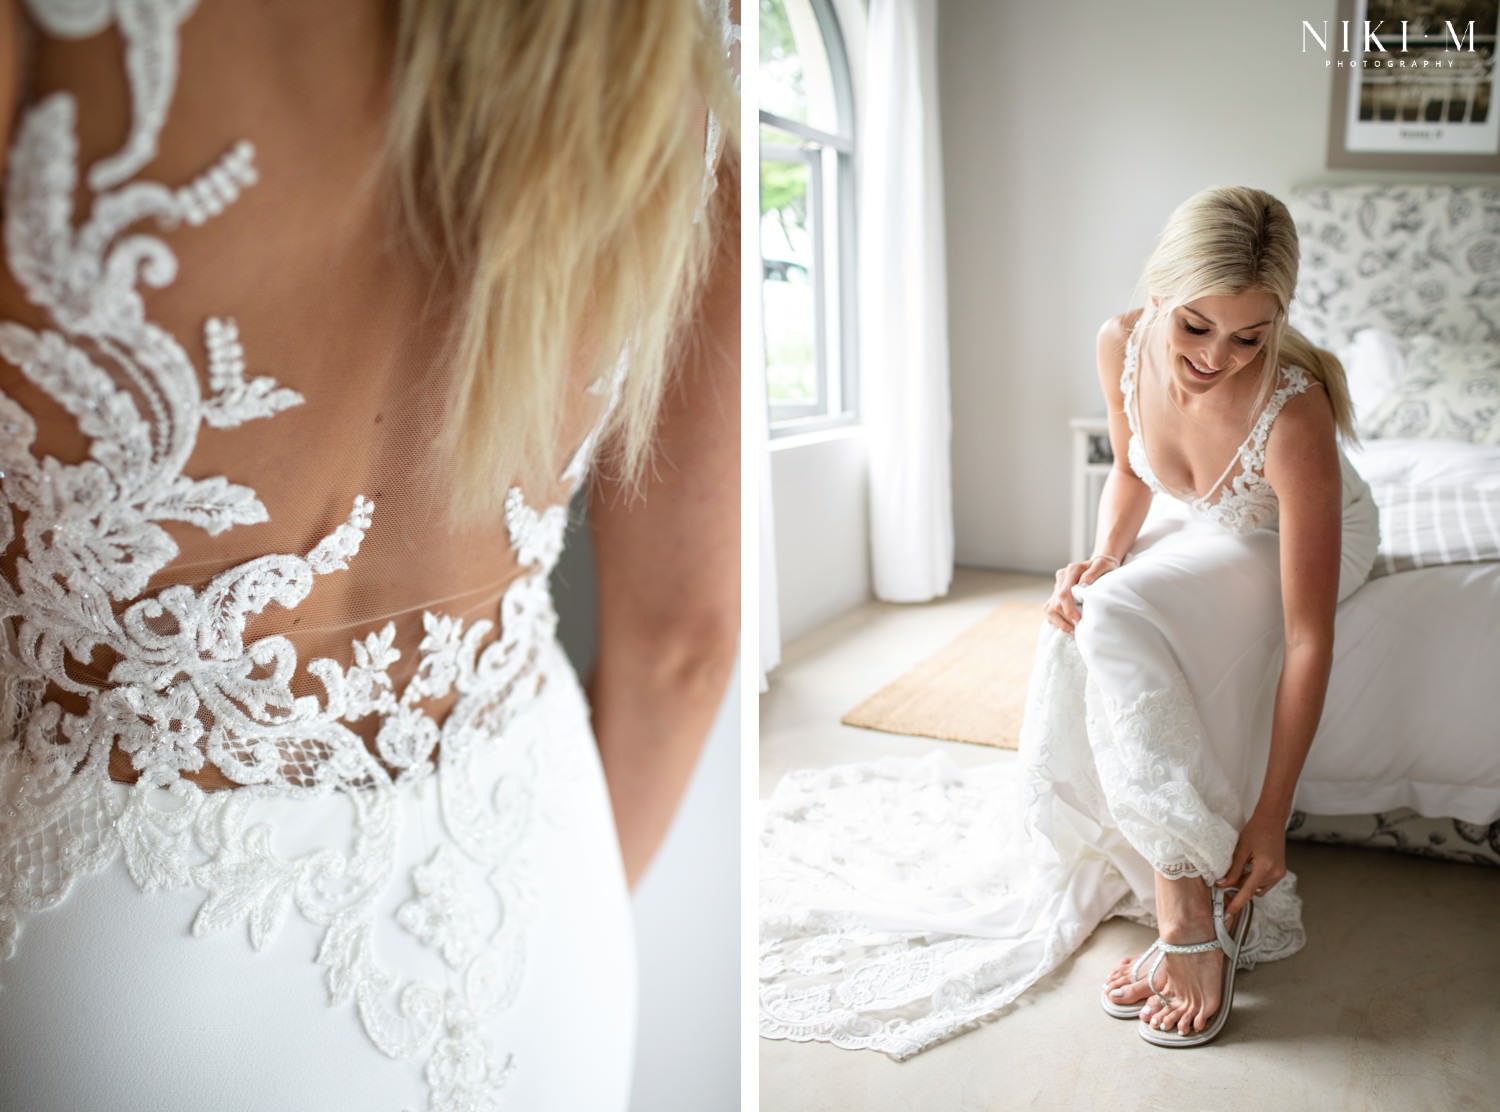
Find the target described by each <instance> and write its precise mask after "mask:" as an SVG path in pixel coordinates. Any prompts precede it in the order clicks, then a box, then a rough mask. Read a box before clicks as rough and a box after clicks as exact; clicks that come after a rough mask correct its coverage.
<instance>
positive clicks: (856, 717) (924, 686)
mask: <svg viewBox="0 0 1500 1112" xmlns="http://www.w3.org/2000/svg"><path fill="white" fill-rule="evenodd" d="M1041 623H1042V605H1041V603H1036V602H1003V603H1001V604H1000V605H999V606H998V607H996V609H995V610H994V611H993V612H992V613H990V614H989V615H988V616H986V617H985V618H984V619H983V620H981V621H980V622H978V623H977V624H976V625H974V626H971V627H970V628H969V629H967V630H965V631H964V632H963V633H962V634H960V635H959V637H958V639H957V640H955V641H953V642H951V643H950V644H949V645H947V646H946V647H945V648H943V649H942V650H941V651H939V652H938V653H937V654H936V655H934V656H932V657H929V658H928V659H927V660H924V661H923V662H922V663H921V664H918V665H917V666H916V667H915V668H913V669H912V670H911V671H910V672H907V673H906V674H905V675H904V676H902V677H901V678H900V679H898V680H896V681H895V682H894V683H891V684H888V685H886V686H885V687H882V688H881V689H880V690H879V691H877V692H875V694H873V695H871V696H870V697H869V698H868V699H866V700H865V701H864V702H862V703H860V704H859V706H857V707H855V708H854V709H853V710H851V711H850V712H849V713H848V714H846V715H844V717H843V719H842V721H843V722H844V724H845V725H848V726H864V727H867V728H868V729H871V730H883V731H885V732H886V733H888V734H915V735H917V736H918V737H935V738H941V739H943V740H944V741H969V742H973V743H974V744H976V745H998V746H1000V747H1002V748H1004V749H1014V748H1015V747H1016V743H1017V740H1018V739H1019V738H1020V735H1021V714H1022V712H1023V711H1024V710H1025V708H1026V684H1027V682H1028V681H1029V680H1030V679H1031V665H1032V660H1033V658H1034V656H1035V655H1036V637H1037V632H1038V631H1039V630H1040V629H1041Z"/></svg>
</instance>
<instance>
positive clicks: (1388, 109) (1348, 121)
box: [1302, 0, 1500, 173]
mask: <svg viewBox="0 0 1500 1112" xmlns="http://www.w3.org/2000/svg"><path fill="white" fill-rule="evenodd" d="M1497 24H1500V0H1339V4H1338V18H1337V19H1336V20H1334V21H1331V22H1324V23H1322V24H1321V34H1320V33H1319V31H1320V26H1319V25H1318V24H1316V23H1305V24H1304V25H1303V31H1302V34H1303V44H1304V50H1305V49H1306V48H1307V46H1308V45H1309V44H1311V45H1312V46H1313V47H1314V49H1318V48H1321V49H1322V51H1323V53H1324V55H1325V64H1326V66H1327V68H1328V69H1329V70H1330V72H1331V73H1332V74H1333V97H1332V110H1331V114H1330V119H1329V125H1328V165H1329V166H1330V167H1331V168H1334V169H1341V170H1346V169H1358V170H1420V171H1429V172H1436V173H1451V172H1454V171H1458V172H1463V171H1477V172H1482V173H1484V172H1487V173H1497V172H1500V85H1497V75H1496V65H1495V47H1496V39H1495V35H1496V28H1497Z"/></svg>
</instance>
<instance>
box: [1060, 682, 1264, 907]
mask: <svg viewBox="0 0 1500 1112" xmlns="http://www.w3.org/2000/svg"><path fill="white" fill-rule="evenodd" d="M1087 705H1088V733H1089V741H1090V744H1091V748H1092V750H1093V754H1094V759H1095V761H1096V763H1097V767H1098V776H1099V782H1100V784H1101V785H1103V788H1104V795H1105V797H1106V799H1107V800H1108V802H1109V813H1110V814H1111V815H1112V816H1113V817H1114V820H1115V822H1116V823H1118V824H1119V827H1120V830H1121V831H1122V832H1123V833H1124V834H1125V836H1126V837H1127V838H1128V839H1129V840H1130V844H1131V845H1133V846H1134V847H1135V848H1136V850H1137V851H1138V852H1139V853H1140V854H1141V856H1143V857H1145V858H1146V860H1147V861H1149V862H1150V863H1151V867H1152V869H1154V870H1155V871H1156V872H1158V873H1161V874H1162V875H1163V876H1170V877H1183V876H1201V877H1206V878H1209V879H1212V880H1217V879H1218V878H1219V877H1221V876H1223V875H1224V873H1225V871H1226V870H1227V869H1228V868H1229V862H1230V860H1231V858H1233V856H1234V847H1235V844H1236V842H1238V840H1239V835H1238V832H1237V831H1236V830H1235V828H1234V827H1233V826H1231V825H1230V824H1229V823H1228V822H1226V821H1225V820H1224V819H1222V818H1220V817H1219V815H1218V814H1217V813H1215V809H1214V808H1212V807H1210V806H1209V803H1208V802H1207V801H1205V800H1204V798H1203V796H1202V795H1201V794H1200V793H1199V791H1198V789H1197V787H1195V786H1194V785H1195V784H1197V783H1201V782H1202V781H1203V779H1204V778H1203V776H1202V775H1201V764H1202V760H1203V757H1202V754H1203V749H1204V729H1203V724H1202V722H1200V721H1199V719H1198V712H1197V709H1196V708H1195V707H1194V705H1193V700H1192V696H1191V694H1190V693H1189V692H1188V690H1187V685H1186V683H1183V684H1182V685H1181V686H1180V687H1176V688H1163V689H1162V690H1160V691H1146V692H1142V693H1141V694H1140V695H1139V696H1137V697H1136V698H1135V699H1134V700H1133V701H1132V702H1129V703H1118V704H1117V703H1115V702H1114V701H1113V700H1111V699H1109V698H1107V697H1105V696H1103V695H1102V694H1101V693H1100V692H1099V691H1098V689H1097V688H1095V687H1093V686H1092V685H1091V686H1090V689H1089V691H1088V695H1087ZM1223 809H1224V807H1223V806H1222V804H1221V806H1220V807H1219V808H1218V810H1220V811H1222V810H1223Z"/></svg>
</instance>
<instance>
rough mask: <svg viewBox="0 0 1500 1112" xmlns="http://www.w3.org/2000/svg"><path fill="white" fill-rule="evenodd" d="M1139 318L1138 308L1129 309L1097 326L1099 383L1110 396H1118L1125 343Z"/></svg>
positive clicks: (1123, 365) (1123, 363)
mask: <svg viewBox="0 0 1500 1112" xmlns="http://www.w3.org/2000/svg"><path fill="white" fill-rule="evenodd" d="M1140 319H1141V310H1140V309H1129V310H1127V311H1125V312H1123V313H1116V314H1115V315H1114V316H1112V317H1109V318H1108V319H1106V320H1105V322H1104V323H1103V324H1101V325H1100V326H1099V336H1098V341H1097V352H1098V361H1099V383H1100V385H1101V386H1103V387H1104V392H1105V394H1106V395H1107V396H1108V397H1110V398H1118V397H1119V396H1120V393H1121V391H1120V375H1121V374H1122V373H1123V372H1124V370H1125V345H1126V343H1127V342H1128V341H1129V340H1130V333H1131V331H1132V330H1133V329H1134V328H1135V325H1136V322H1137V321H1138V320H1140Z"/></svg>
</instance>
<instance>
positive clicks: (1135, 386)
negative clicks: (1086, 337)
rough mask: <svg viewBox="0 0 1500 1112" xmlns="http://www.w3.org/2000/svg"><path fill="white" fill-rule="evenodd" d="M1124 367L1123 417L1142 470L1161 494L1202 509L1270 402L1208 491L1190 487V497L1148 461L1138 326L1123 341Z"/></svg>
mask: <svg viewBox="0 0 1500 1112" xmlns="http://www.w3.org/2000/svg"><path fill="white" fill-rule="evenodd" d="M1126 367H1127V370H1128V371H1129V373H1130V376H1131V390H1130V393H1131V399H1130V404H1128V405H1127V406H1126V407H1125V416H1126V418H1127V420H1128V422H1129V424H1130V434H1131V436H1133V437H1134V438H1135V439H1136V441H1137V442H1138V443H1139V444H1140V446H1141V453H1140V454H1141V462H1142V463H1144V464H1145V466H1146V469H1147V470H1148V471H1149V472H1150V473H1151V478H1152V479H1153V480H1154V484H1153V485H1155V486H1156V488H1157V489H1159V490H1160V491H1162V492H1163V493H1164V494H1169V495H1171V496H1172V497H1173V498H1176V499H1177V500H1178V501H1180V502H1187V503H1189V504H1190V505H1193V506H1199V507H1203V508H1206V507H1208V506H1210V505H1212V504H1213V501H1211V500H1215V499H1216V496H1217V495H1220V494H1222V492H1223V490H1224V483H1225V480H1227V479H1228V478H1229V476H1230V474H1231V473H1232V472H1233V471H1234V468H1235V465H1236V464H1238V463H1241V462H1243V460H1244V456H1245V450H1246V449H1247V448H1249V447H1250V445H1251V443H1252V442H1253V441H1254V439H1255V436H1256V433H1257V432H1258V431H1259V430H1260V424H1261V422H1262V421H1263V420H1265V418H1266V415H1267V414H1269V413H1270V412H1271V405H1270V403H1269V401H1268V402H1267V403H1266V405H1264V406H1262V407H1261V411H1260V413H1259V414H1258V415H1257V416H1256V418H1255V421H1254V422H1253V423H1252V424H1251V426H1250V432H1249V434H1248V435H1247V436H1246V437H1245V439H1244V440H1243V441H1241V442H1240V445H1239V447H1238V448H1236V449H1235V450H1234V454H1233V455H1231V456H1230V457H1229V464H1228V466H1226V467H1225V468H1224V470H1223V472H1221V473H1220V475H1219V477H1218V478H1217V479H1215V480H1214V482H1213V484H1212V485H1211V486H1210V487H1209V488H1208V493H1206V494H1201V495H1200V494H1198V493H1197V491H1196V490H1194V491H1192V492H1191V497H1190V498H1189V497H1186V496H1184V495H1183V494H1182V493H1180V492H1178V491H1175V490H1173V489H1171V488H1170V487H1168V486H1167V485H1166V483H1164V482H1162V480H1161V476H1160V474H1159V473H1158V472H1157V470H1156V468H1155V467H1154V466H1152V464H1151V450H1150V448H1149V446H1148V445H1147V444H1146V434H1145V431H1144V429H1145V421H1144V419H1143V418H1142V416H1141V382H1142V380H1143V378H1144V376H1143V375H1142V373H1141V334H1140V330H1139V328H1132V329H1131V330H1130V336H1129V338H1128V339H1127V341H1126ZM1132 409H1133V410H1134V412H1132Z"/></svg>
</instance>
